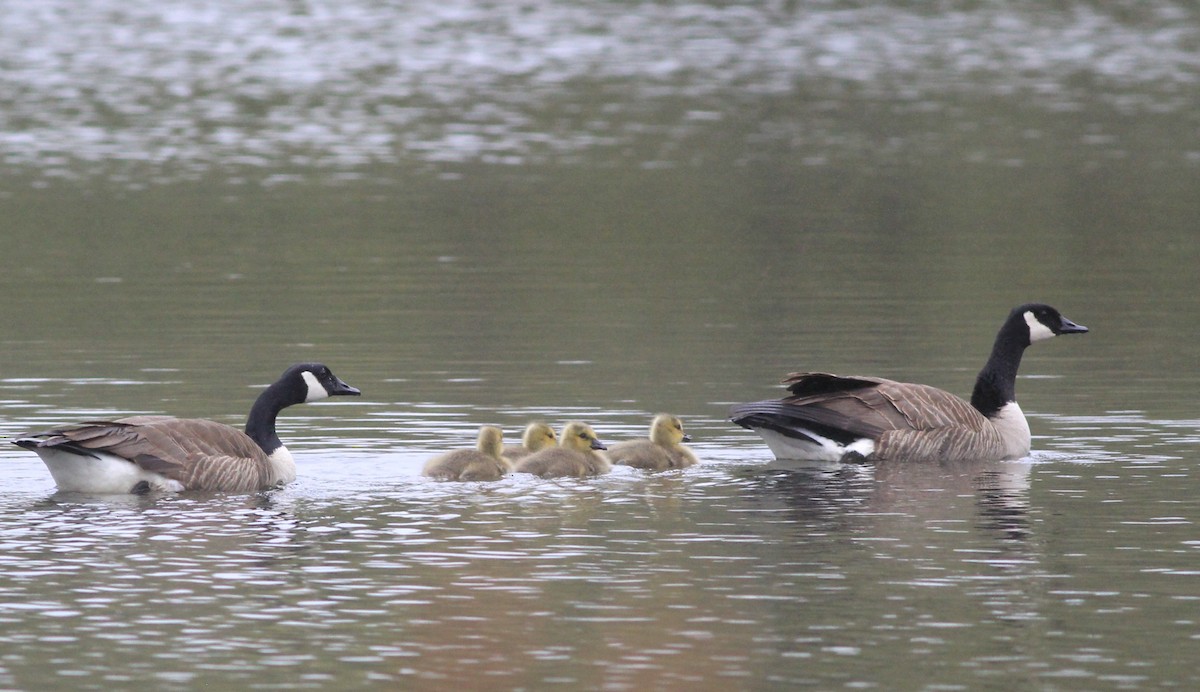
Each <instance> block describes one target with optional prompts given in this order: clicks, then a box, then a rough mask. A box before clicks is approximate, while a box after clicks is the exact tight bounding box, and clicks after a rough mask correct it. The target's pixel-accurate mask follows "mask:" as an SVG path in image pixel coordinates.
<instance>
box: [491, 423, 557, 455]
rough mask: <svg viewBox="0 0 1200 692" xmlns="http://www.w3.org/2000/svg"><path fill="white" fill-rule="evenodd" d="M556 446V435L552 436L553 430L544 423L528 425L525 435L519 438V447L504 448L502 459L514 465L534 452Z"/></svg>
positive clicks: (509, 446)
mask: <svg viewBox="0 0 1200 692" xmlns="http://www.w3.org/2000/svg"><path fill="white" fill-rule="evenodd" d="M556 444H558V435H556V434H554V428H552V427H550V426H549V425H546V424H545V423H530V424H529V425H527V426H525V434H524V435H522V436H521V445H520V446H519V447H517V446H513V445H505V446H504V458H505V459H507V460H508V461H509V462H511V463H516V462H517V461H519V460H521V459H524V458H525V457H527V456H529V455H530V454H533V453H534V452H537V451H540V450H542V449H545V448H547V447H553V446H554V445H556Z"/></svg>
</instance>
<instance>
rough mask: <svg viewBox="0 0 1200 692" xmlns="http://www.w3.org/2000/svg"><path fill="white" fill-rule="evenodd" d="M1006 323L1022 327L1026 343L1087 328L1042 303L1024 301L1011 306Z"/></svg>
mask: <svg viewBox="0 0 1200 692" xmlns="http://www.w3.org/2000/svg"><path fill="white" fill-rule="evenodd" d="M1008 323H1009V324H1010V325H1021V326H1023V327H1024V331H1025V333H1026V335H1027V338H1028V342H1027V343H1028V344H1034V343H1037V342H1039V341H1045V340H1046V339H1050V338H1053V337H1056V336H1058V335H1059V334H1083V333H1085V332H1087V330H1088V328H1087V327H1085V326H1083V325H1082V324H1075V323H1074V322H1072V321H1071V320H1069V319H1067V318H1066V317H1063V315H1062V313H1060V312H1059V311H1058V310H1055V309H1054V308H1052V307H1050V306H1049V305H1045V304H1043V303H1026V304H1025V305H1020V306H1017V307H1016V308H1013V311H1012V314H1010V315H1009V317H1008Z"/></svg>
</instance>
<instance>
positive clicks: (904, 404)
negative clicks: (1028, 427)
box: [732, 373, 987, 443]
mask: <svg viewBox="0 0 1200 692" xmlns="http://www.w3.org/2000/svg"><path fill="white" fill-rule="evenodd" d="M783 383H784V384H785V385H786V386H787V388H788V391H789V392H791V394H792V396H790V397H787V398H784V399H780V400H775V401H758V402H753V403H749V404H742V405H740V406H736V407H734V409H733V411H732V418H733V420H734V422H736V423H738V424H739V425H743V426H746V427H761V428H767V429H771V430H776V431H778V432H780V433H783V434H785V435H786V434H790V435H793V436H796V435H797V434H801V435H802V434H803V433H801V432H800V431H799V430H798V429H800V428H808V429H811V430H813V431H814V432H817V433H819V434H821V435H824V436H827V437H829V438H830V439H833V440H837V441H839V442H842V443H850V442H853V441H854V440H856V439H860V438H869V439H872V440H878V439H879V438H880V436H882V435H883V434H884V433H886V432H889V431H894V430H907V431H927V430H933V429H938V428H943V427H947V426H952V427H955V428H964V427H965V428H967V429H970V430H974V431H978V430H980V429H981V428H982V427H983V426H984V425H985V424H986V421H987V419H986V418H984V416H983V415H982V414H981V413H979V412H978V411H976V410H975V408H974V407H973V406H971V404H969V403H967V402H966V401H964V400H962V399H961V398H959V397H957V396H955V395H953V394H950V393H949V392H946V391H943V390H941V389H937V388H936V387H929V386H927V385H922V384H911V383H906V382H896V381H894V380H887V379H883V378H879V377H842V376H839V375H832V374H829V373H792V374H791V375H788V376H787V378H785V379H784V381H783Z"/></svg>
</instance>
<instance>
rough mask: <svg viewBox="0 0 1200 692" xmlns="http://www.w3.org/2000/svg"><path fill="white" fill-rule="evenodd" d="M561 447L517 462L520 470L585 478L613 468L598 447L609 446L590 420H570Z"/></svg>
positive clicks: (538, 474)
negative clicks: (602, 439) (601, 439)
mask: <svg viewBox="0 0 1200 692" xmlns="http://www.w3.org/2000/svg"><path fill="white" fill-rule="evenodd" d="M558 445H559V446H557V447H550V448H547V449H543V450H542V451H540V452H535V453H533V454H530V455H529V456H527V457H525V458H524V459H522V460H521V461H519V462H517V467H516V469H515V471H516V472H517V473H532V474H533V475H535V476H541V477H542V478H562V477H566V476H570V477H575V478H584V477H587V476H598V475H600V474H602V473H608V472H609V471H611V470H612V464H610V463H609V461H608V459H607V458H605V456H604V455H603V454H601V453H600V452H598V451H596V450H602V449H606V447H605V446H604V445H603V444H601V443H600V440H598V439H596V432H595V431H594V430H592V426H590V425H588V424H587V423H567V426H566V427H565V428H563V432H562V438H561V439H560V440H559V442H558Z"/></svg>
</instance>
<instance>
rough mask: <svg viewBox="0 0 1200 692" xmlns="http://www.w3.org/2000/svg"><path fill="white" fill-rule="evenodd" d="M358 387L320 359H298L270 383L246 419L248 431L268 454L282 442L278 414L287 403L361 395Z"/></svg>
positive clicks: (289, 404)
mask: <svg viewBox="0 0 1200 692" xmlns="http://www.w3.org/2000/svg"><path fill="white" fill-rule="evenodd" d="M359 394H361V392H359V391H358V389H356V388H354V387H351V386H350V385H348V384H346V383H345V382H342V381H341V380H340V379H338V377H337V375H334V374H333V372H332V371H330V369H329V368H327V367H325V366H324V365H322V364H321V363H298V364H296V365H293V366H292V367H290V368H288V369H287V370H284V371H283V374H282V375H280V376H279V379H278V380H276V381H275V383H274V384H272V385H271V386H270V387H267V388H266V390H264V391H263V393H262V394H259V395H258V399H257V400H256V401H255V402H254V406H252V407H251V408H250V417H249V418H247V419H246V434H247V435H249V436H250V437H251V438H253V439H254V441H255V442H257V443H258V446H259V447H262V449H263V451H264V452H266V453H267V454H272V453H274V452H275V450H277V449H279V448H280V447H282V446H283V443H281V442H280V441H279V437H278V436H277V435H276V434H275V416H277V415H279V412H280V411H282V410H283V409H285V408H287V407H288V406H293V405H295V404H303V403H305V402H307V401H317V400H319V399H324V398H326V397H331V396H358V395H359Z"/></svg>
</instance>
